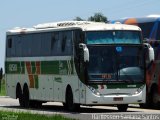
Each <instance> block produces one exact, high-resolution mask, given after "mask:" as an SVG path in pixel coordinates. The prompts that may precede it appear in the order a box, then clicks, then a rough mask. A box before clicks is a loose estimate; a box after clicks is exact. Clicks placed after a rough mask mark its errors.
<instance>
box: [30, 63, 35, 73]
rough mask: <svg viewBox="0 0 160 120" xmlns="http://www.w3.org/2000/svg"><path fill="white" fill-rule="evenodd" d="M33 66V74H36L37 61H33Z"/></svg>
mask: <svg viewBox="0 0 160 120" xmlns="http://www.w3.org/2000/svg"><path fill="white" fill-rule="evenodd" d="M31 66H32V67H31V68H32V74H35V73H36V64H35V62H31Z"/></svg>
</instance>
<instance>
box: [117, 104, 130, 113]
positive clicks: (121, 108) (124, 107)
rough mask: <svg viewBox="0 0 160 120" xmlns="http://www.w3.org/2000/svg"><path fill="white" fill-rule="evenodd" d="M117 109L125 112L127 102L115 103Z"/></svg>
mask: <svg viewBox="0 0 160 120" xmlns="http://www.w3.org/2000/svg"><path fill="white" fill-rule="evenodd" d="M117 108H118V111H120V112H126V111H127V109H128V104H122V105H117Z"/></svg>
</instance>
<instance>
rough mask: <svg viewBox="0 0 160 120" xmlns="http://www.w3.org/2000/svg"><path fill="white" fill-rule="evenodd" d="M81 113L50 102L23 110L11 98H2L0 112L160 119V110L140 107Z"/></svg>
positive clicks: (100, 108) (101, 108) (88, 109)
mask: <svg viewBox="0 0 160 120" xmlns="http://www.w3.org/2000/svg"><path fill="white" fill-rule="evenodd" d="M81 107H82V108H81V109H80V111H79V112H67V111H65V110H64V109H63V106H62V104H61V103H58V102H54V103H53V102H48V103H45V104H43V106H42V107H41V108H36V109H33V108H29V109H23V108H20V107H19V103H18V100H15V99H11V98H9V97H0V110H8V111H15V112H19V111H20V112H30V113H33V114H45V115H54V114H61V115H63V116H66V117H70V118H75V119H82V120H91V119H92V120H93V119H95V120H100V119H101V120H106V119H113V120H116V119H118V120H120V119H123V120H124V119H125V120H128V119H145V120H147V119H148V120H149V119H152V120H154V119H157V120H159V119H160V110H152V109H140V108H139V107H138V105H130V107H129V109H128V111H127V112H118V111H117V108H116V107H110V106H97V107H86V106H81Z"/></svg>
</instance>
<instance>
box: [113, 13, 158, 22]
mask: <svg viewBox="0 0 160 120" xmlns="http://www.w3.org/2000/svg"><path fill="white" fill-rule="evenodd" d="M116 21H119V22H121V23H126V22H127V23H130V24H132V23H134V24H135V23H147V22H157V21H158V22H159V21H160V16H158V15H149V16H147V17H131V18H122V19H118V20H111V21H110V23H115V22H116Z"/></svg>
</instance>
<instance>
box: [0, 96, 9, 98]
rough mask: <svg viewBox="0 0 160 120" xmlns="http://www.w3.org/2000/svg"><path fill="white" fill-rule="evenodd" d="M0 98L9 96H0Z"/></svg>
mask: <svg viewBox="0 0 160 120" xmlns="http://www.w3.org/2000/svg"><path fill="white" fill-rule="evenodd" d="M0 98H9V96H0Z"/></svg>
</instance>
